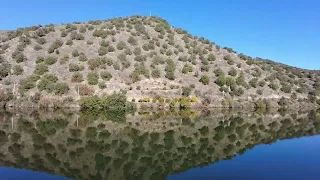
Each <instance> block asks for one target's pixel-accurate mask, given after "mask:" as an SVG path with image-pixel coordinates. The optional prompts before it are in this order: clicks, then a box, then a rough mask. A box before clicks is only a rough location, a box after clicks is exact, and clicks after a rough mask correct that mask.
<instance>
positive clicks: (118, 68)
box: [113, 62, 120, 70]
mask: <svg viewBox="0 0 320 180" xmlns="http://www.w3.org/2000/svg"><path fill="white" fill-rule="evenodd" d="M113 69H114V70H120V64H119V63H118V62H115V63H114V64H113Z"/></svg>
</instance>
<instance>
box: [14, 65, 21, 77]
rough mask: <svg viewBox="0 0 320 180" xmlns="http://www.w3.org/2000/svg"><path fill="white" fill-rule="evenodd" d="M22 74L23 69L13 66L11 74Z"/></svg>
mask: <svg viewBox="0 0 320 180" xmlns="http://www.w3.org/2000/svg"><path fill="white" fill-rule="evenodd" d="M22 73H23V68H22V67H21V66H20V65H15V66H13V74H14V75H21V74H22Z"/></svg>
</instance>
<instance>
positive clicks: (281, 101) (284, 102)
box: [278, 97, 288, 106]
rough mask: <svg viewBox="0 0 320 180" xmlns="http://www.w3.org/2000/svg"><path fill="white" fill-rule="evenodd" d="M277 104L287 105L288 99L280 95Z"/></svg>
mask: <svg viewBox="0 0 320 180" xmlns="http://www.w3.org/2000/svg"><path fill="white" fill-rule="evenodd" d="M278 104H279V105H280V106H287V105H288V100H287V99H286V98H285V97H281V98H280V100H279V101H278Z"/></svg>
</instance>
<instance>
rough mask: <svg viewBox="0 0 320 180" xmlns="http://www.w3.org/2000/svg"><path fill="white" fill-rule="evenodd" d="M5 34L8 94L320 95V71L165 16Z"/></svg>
mask: <svg viewBox="0 0 320 180" xmlns="http://www.w3.org/2000/svg"><path fill="white" fill-rule="evenodd" d="M0 38H1V44H0V62H1V65H0V101H6V102H9V101H11V100H20V101H32V102H35V103H42V104H46V105H47V104H48V103H49V102H51V101H53V100H54V101H59V103H60V104H66V103H69V102H77V101H78V100H79V99H80V98H81V97H82V96H91V95H98V96H100V97H101V96H103V95H104V94H111V93H112V92H114V91H120V90H121V92H126V96H127V99H128V101H134V102H138V101H140V102H145V103H152V101H153V103H157V102H161V101H162V103H165V102H168V103H169V102H170V101H171V100H172V99H174V98H180V97H181V96H185V97H189V98H190V99H191V102H193V103H195V104H197V105H199V106H200V105H205V106H207V105H209V106H210V105H212V106H217V104H219V105H220V104H222V105H223V106H231V101H232V102H233V101H238V102H243V101H251V102H254V101H257V99H260V98H264V99H275V100H276V101H277V102H278V100H279V99H280V98H281V97H285V98H291V100H297V99H300V101H303V100H307V101H308V102H316V100H317V99H318V98H319V94H320V78H319V76H320V71H311V70H305V69H299V68H295V67H291V66H287V65H284V64H280V63H276V62H273V61H271V60H265V59H261V58H253V57H250V56H247V55H244V54H242V53H240V54H239V53H237V52H235V51H234V50H232V49H231V48H227V47H225V48H222V47H220V46H219V45H216V44H215V43H214V42H210V41H209V40H207V39H205V38H203V37H196V36H192V35H190V34H189V33H188V32H187V31H186V30H182V29H180V28H174V27H172V26H171V25H169V24H168V23H167V22H166V21H165V20H163V19H161V18H158V17H149V18H148V17H142V16H132V17H127V18H114V19H109V20H105V21H99V20H98V21H89V22H87V23H82V22H74V23H70V24H62V25H52V24H50V25H46V26H41V25H38V26H33V27H27V28H19V29H17V30H15V31H1V32H0ZM78 94H79V95H78ZM12 95H13V96H12Z"/></svg>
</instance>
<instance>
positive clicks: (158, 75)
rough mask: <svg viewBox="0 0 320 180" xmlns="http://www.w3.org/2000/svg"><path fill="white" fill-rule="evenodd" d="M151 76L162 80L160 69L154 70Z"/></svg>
mask: <svg viewBox="0 0 320 180" xmlns="http://www.w3.org/2000/svg"><path fill="white" fill-rule="evenodd" d="M151 76H152V77H153V78H160V76H161V73H160V70H159V69H158V68H156V69H153V70H152V72H151Z"/></svg>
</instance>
